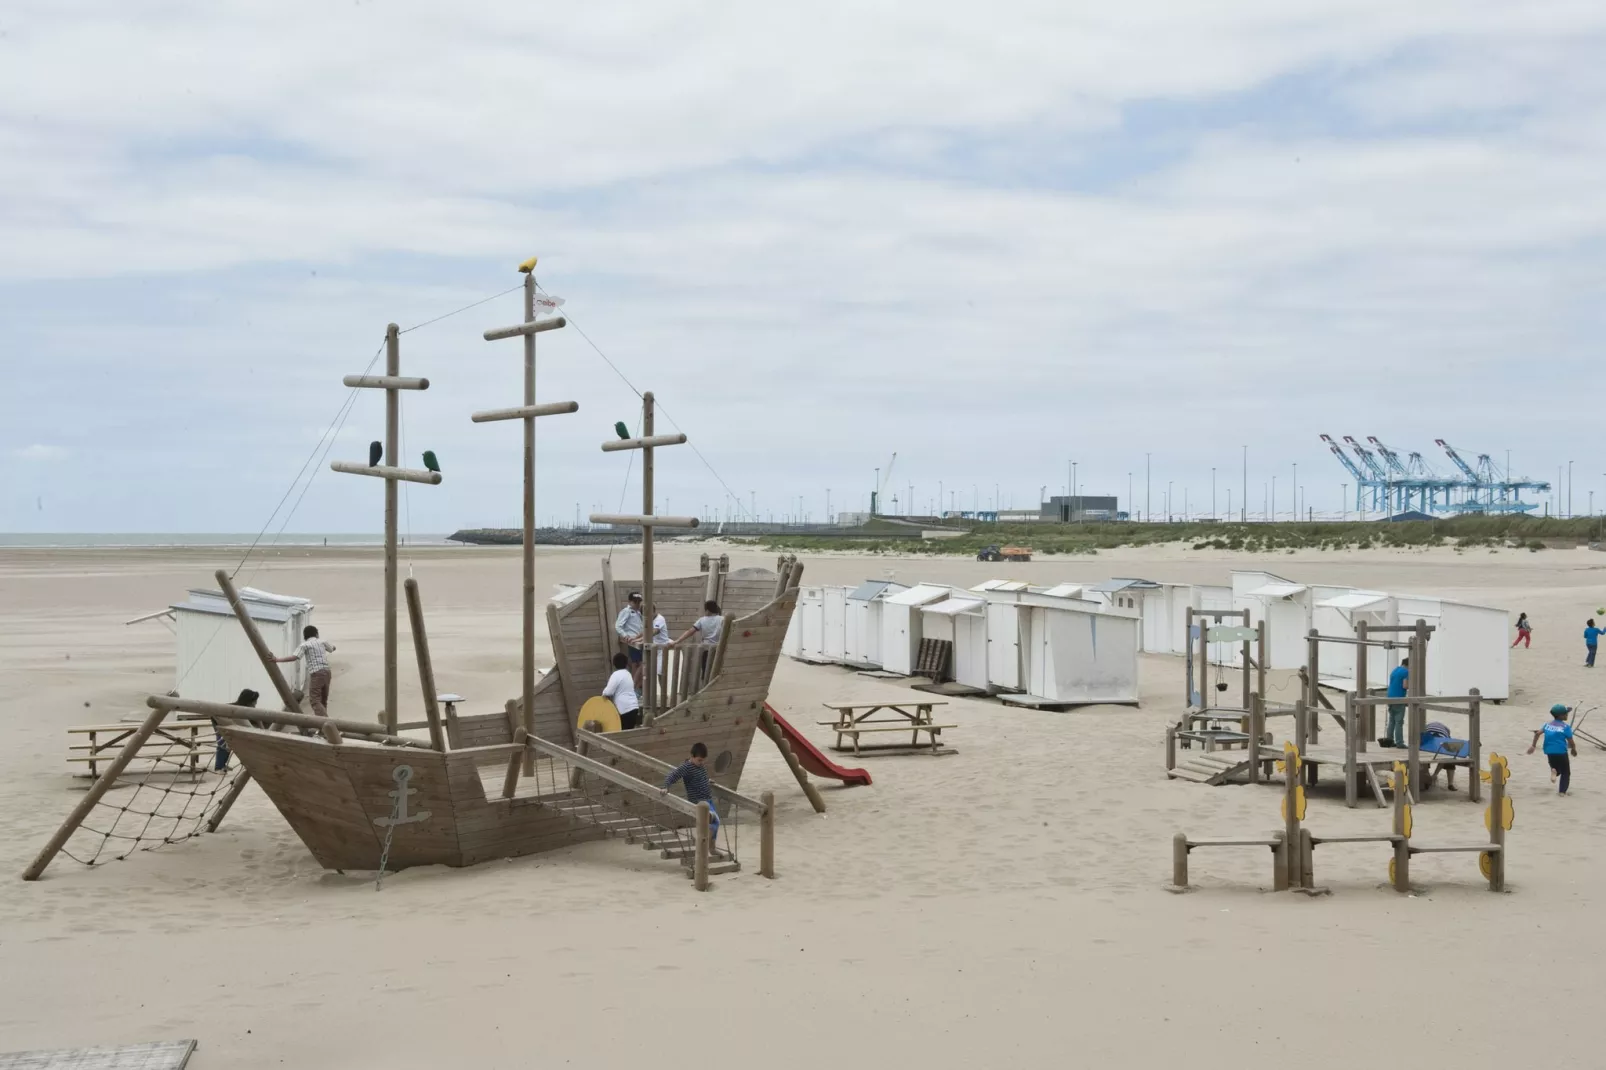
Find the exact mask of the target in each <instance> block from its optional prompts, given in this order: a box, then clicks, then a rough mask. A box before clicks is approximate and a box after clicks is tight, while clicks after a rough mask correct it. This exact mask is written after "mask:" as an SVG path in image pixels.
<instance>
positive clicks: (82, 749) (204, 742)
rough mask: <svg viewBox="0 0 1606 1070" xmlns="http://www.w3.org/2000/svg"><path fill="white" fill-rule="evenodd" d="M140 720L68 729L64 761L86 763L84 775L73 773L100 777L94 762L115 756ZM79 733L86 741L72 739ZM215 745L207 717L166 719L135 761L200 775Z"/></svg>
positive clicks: (141, 749) (144, 745) (136, 728)
mask: <svg viewBox="0 0 1606 1070" xmlns="http://www.w3.org/2000/svg"><path fill="white" fill-rule="evenodd" d="M140 723H141V722H140V721H119V722H117V723H116V724H88V725H76V726H73V727H71V728H68V729H67V761H68V762H69V763H70V764H74V765H78V764H86V765H88V766H89V772H88V773H87V774H82V773H78V774H75V775H78V776H84V775H87V776H89V777H96V776H99V775H100V774H99V771H98V770H97V769H96V765H97V764H98V763H100V762H110V761H111V760H112V759H113V758H115V757H117V755H118V754H120V753H121V752H122V749H123V745H124V744H125V743H127V742H128V737H129V736H131V735H133V734H134V733H135V732H136V731H138V730H139V727H140ZM79 736H87V737H88V739H87V741H86V742H81V743H80V742H75V741H74V740H75V738H76V737H79ZM216 746H217V732H216V730H215V729H214V728H213V727H212V722H211V721H209V720H206V719H204V718H202V719H199V720H179V721H165V722H163V723H162V725H161V726H160V727H158V728H157V729H156V731H154V732H152V733H151V735H150V738H149V739H147V740H146V741H145V742H144V744H143V745H142V746H141V747H140V748H139V753H138V754H136V755H135V756H134V761H143V762H147V763H149V765H150V767H151V768H153V769H155V768H159V767H163V766H168V767H171V768H172V769H173V770H174V771H175V772H189V773H191V774H193V775H195V776H199V775H200V774H201V771H202V770H203V769H206V768H208V767H209V766H210V765H211V764H212V754H213V750H214V748H215V747H216Z"/></svg>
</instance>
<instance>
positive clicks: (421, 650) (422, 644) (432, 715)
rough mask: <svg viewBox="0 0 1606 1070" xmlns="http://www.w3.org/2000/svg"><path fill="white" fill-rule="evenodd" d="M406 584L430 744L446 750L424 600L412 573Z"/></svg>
mask: <svg viewBox="0 0 1606 1070" xmlns="http://www.w3.org/2000/svg"><path fill="white" fill-rule="evenodd" d="M403 587H404V588H405V590H406V592H407V620H408V623H409V624H411V625H412V629H413V653H414V655H415V656H416V657H417V658H418V686H419V688H420V689H421V690H422V691H423V692H424V716H425V717H427V718H428V719H429V743H430V746H432V747H434V748H435V749H436V750H438V751H444V750H445V749H446V732H445V731H444V730H443V729H442V728H441V711H440V706H439V705H438V704H437V703H436V700H435V665H434V663H433V662H432V661H431V660H430V657H429V636H428V635H427V634H426V633H425V631H424V603H423V601H422V599H420V597H419V594H418V581H417V580H415V579H413V578H412V577H411V576H409V577H408V578H407V582H406V583H405V584H403Z"/></svg>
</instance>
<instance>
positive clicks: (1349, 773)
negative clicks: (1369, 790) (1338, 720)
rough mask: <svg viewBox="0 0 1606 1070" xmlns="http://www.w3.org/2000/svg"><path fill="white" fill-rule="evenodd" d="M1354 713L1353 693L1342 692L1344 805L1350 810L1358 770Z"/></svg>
mask: <svg viewBox="0 0 1606 1070" xmlns="http://www.w3.org/2000/svg"><path fill="white" fill-rule="evenodd" d="M1356 713H1357V709H1356V706H1355V693H1354V692H1353V691H1346V692H1345V693H1344V805H1345V806H1347V807H1349V808H1350V809H1351V810H1353V809H1355V805H1356V802H1357V799H1356V794H1357V790H1358V785H1357V784H1356V783H1355V780H1356V773H1357V772H1358V769H1357V768H1356V764H1355V763H1356V761H1357V758H1356V751H1355V735H1356V728H1357V726H1356V723H1355V717H1356Z"/></svg>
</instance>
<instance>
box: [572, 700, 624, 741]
mask: <svg viewBox="0 0 1606 1070" xmlns="http://www.w3.org/2000/svg"><path fill="white" fill-rule="evenodd" d="M587 721H596V722H598V723H599V724H601V725H602V730H603V731H604V732H617V731H619V729H620V728H621V727H623V725H622V723H621V722H620V720H619V707H617V706H615V705H614V704H613V703H612V702H611V701H610V700H608V699H605V698H603V697H602V696H601V695H593V696H592V697H591V698H588V699H586V700H585V702H584V703H583V704H582V705H581V707H580V716H579V717H578V718H577V719H576V720H575V722H574V726H575V727H576V728H581V727H583V726H584V725H585V723H586V722H587Z"/></svg>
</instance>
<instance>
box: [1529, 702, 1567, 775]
mask: <svg viewBox="0 0 1606 1070" xmlns="http://www.w3.org/2000/svg"><path fill="white" fill-rule="evenodd" d="M1569 712H1571V711H1569V710H1568V709H1567V707H1566V706H1563V705H1562V704H1561V703H1559V702H1558V703H1556V704H1555V705H1554V706H1552V707H1550V722H1549V723H1548V724H1546V725H1545V727H1543V728H1541V729H1539V731H1537V732H1535V733H1534V741H1533V743H1532V744H1531V745H1530V746H1529V747H1528V753H1529V754H1532V753H1533V752H1534V747H1537V746H1539V739H1540V737H1541V736H1542V737H1544V740H1545V760H1546V761H1548V762H1549V763H1550V781H1551V783H1553V784H1555V785H1556V794H1558V795H1565V794H1567V782H1568V781H1569V780H1570V779H1571V778H1572V762H1571V761H1570V760H1569V759H1568V757H1567V755H1568V754H1569V752H1570V753H1571V754H1572V756H1573V757H1574V758H1576V757H1578V744H1577V743H1575V742H1574V741H1573V726H1572V725H1570V724H1568V723H1567V714H1568V713H1569Z"/></svg>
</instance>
